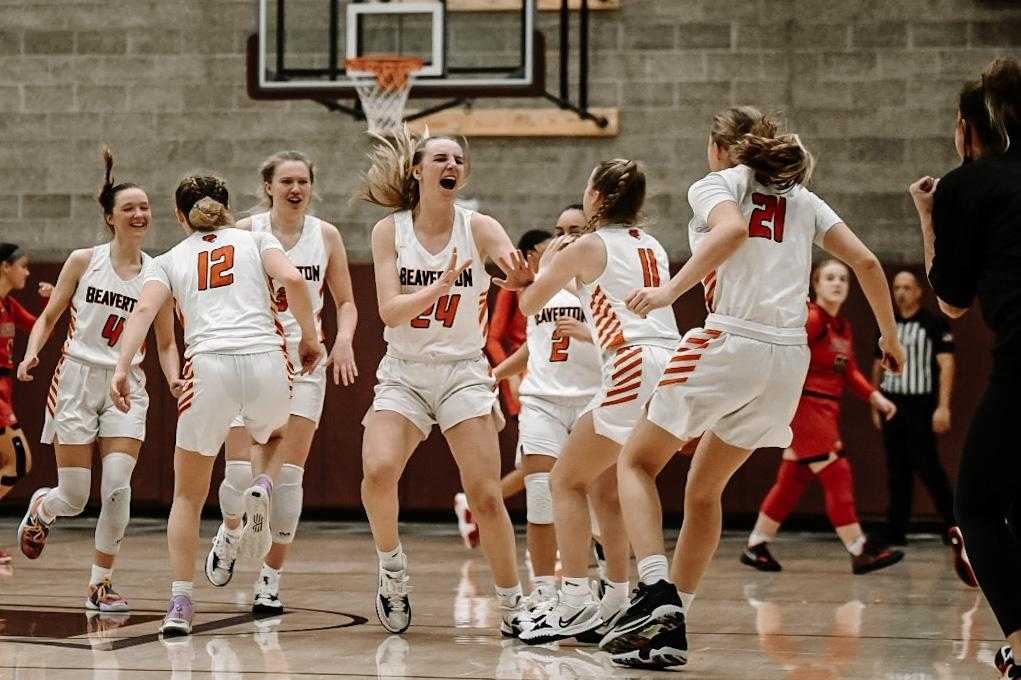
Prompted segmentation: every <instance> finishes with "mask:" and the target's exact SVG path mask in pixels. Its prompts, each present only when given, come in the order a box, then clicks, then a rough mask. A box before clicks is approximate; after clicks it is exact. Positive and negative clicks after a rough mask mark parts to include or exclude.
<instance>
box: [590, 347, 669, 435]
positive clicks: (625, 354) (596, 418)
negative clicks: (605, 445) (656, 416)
mask: <svg viewBox="0 0 1021 680" xmlns="http://www.w3.org/2000/svg"><path fill="white" fill-rule="evenodd" d="M672 355H673V351H672V350H670V349H667V348H666V347H661V346H658V345H627V346H625V347H621V348H620V349H618V350H617V352H616V354H613V355H610V356H609V358H607V359H606V360H605V361H604V363H603V384H602V387H601V388H600V390H599V393H598V394H596V396H595V397H594V398H593V399H592V401H591V402H589V404H588V406H587V407H585V409H584V413H588V412H589V411H591V412H592V423H593V425H594V426H595V430H596V434H599V435H602V436H603V437H606V438H607V439H611V440H613V441H615V442H616V443H618V444H620V445H621V446H623V445H624V442H625V441H627V438H628V435H630V434H631V429H632V428H633V427H634V426H635V423H637V422H638V419H639V418H640V417H641V415H642V411H643V409H644V408H645V404H646V402H647V401H648V400H649V397H650V396H652V392H653V390H655V389H656V385H657V384H658V383H659V379H660V376H662V375H663V369H665V368H666V364H667V361H669V360H670V357H671V356H672Z"/></svg>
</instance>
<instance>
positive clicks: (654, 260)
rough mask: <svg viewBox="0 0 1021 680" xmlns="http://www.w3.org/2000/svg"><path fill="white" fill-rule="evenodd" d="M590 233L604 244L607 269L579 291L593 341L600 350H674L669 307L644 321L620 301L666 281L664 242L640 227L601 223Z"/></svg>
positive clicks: (667, 265) (675, 334)
mask: <svg viewBox="0 0 1021 680" xmlns="http://www.w3.org/2000/svg"><path fill="white" fill-rule="evenodd" d="M594 233H595V235H596V236H598V237H599V238H601V239H602V240H603V243H604V245H605V246H606V268H605V269H604V270H603V273H602V274H600V275H599V277H598V278H596V280H595V281H592V282H591V283H586V284H582V285H580V286H579V287H578V293H579V296H580V297H581V300H582V303H583V304H584V305H585V308H586V311H587V314H586V315H585V316H586V317H587V320H588V323H589V326H590V327H591V328H592V337H593V338H594V339H595V341H596V344H597V345H598V346H599V347H600V348H601V349H602V350H603V352H604V353H606V352H612V351H615V350H617V349H618V348H619V347H623V346H625V345H636V344H640V345H659V346H661V347H667V348H669V349H675V348H676V346H677V342H678V341H679V340H680V339H681V336H680V333H678V331H677V320H676V319H675V318H674V310H673V309H671V308H670V307H663V308H661V309H656V310H653V311H652V312H649V314H648V315H646V317H645V318H644V319H643V318H642V317H640V316H638V315H637V314H635V313H634V312H632V311H631V310H629V309H628V308H627V305H626V304H625V303H624V300H625V299H626V298H627V296H628V295H629V294H630V293H631V292H632V291H634V290H637V289H638V288H646V287H649V286H659V285H662V284H665V283H666V282H667V281H668V280H669V279H670V263H669V261H668V260H667V256H666V251H665V250H663V246H662V245H660V243H659V241H657V240H656V239H655V238H654V237H652V236H650V235H649V234H647V233H646V232H645V231H644V230H642V229H639V228H638V227H627V226H615V227H600V228H599V229H597V230H596V231H595V232H594Z"/></svg>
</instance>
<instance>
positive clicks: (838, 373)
mask: <svg viewBox="0 0 1021 680" xmlns="http://www.w3.org/2000/svg"><path fill="white" fill-rule="evenodd" d="M849 278H850V274H849V272H848V269H847V267H845V266H844V265H843V264H842V263H841V262H838V261H837V260H826V261H824V262H822V263H821V264H819V265H818V266H817V267H816V268H815V270H814V271H813V272H812V289H813V291H814V292H815V298H816V301H815V302H809V303H808V324H807V326H808V328H807V330H808V345H809V348H810V349H811V351H812V359H811V363H810V364H809V367H808V377H807V378H806V379H805V387H804V390H803V391H802V394H801V401H800V402H799V403H798V410H797V412H796V413H795V414H794V420H793V422H791V429H792V430H793V431H794V441H793V442H791V446H790V448H788V449H785V450H784V452H783V460H782V461H781V462H780V470H779V472H778V473H777V477H776V483H775V484H774V485H773V488H772V489H770V491H769V494H768V495H767V496H766V500H765V501H763V503H762V508H761V510H760V511H759V518H758V520H757V521H756V523H755V529H754V530H753V531H752V533H751V536H749V538H748V547H747V549H745V551H744V552H743V553H742V554H741V562H742V563H744V564H747V565H749V566H751V567H754V568H756V569H758V570H760V571H780V569H781V567H780V563H779V562H777V561H776V560H775V559H774V558H773V556H772V555H771V554H770V552H769V548H768V543H769V541H771V540H773V538H775V537H776V533H777V531H778V530H779V529H780V525H781V524H782V523H783V521H784V520H785V519H787V516H788V515H790V513H791V511H793V510H794V507H795V506H796V505H797V503H798V499H799V498H801V494H803V493H804V492H805V489H807V488H808V485H809V484H810V483H811V482H812V480H813V479H815V478H818V479H819V482H820V483H821V484H822V486H823V491H824V492H825V495H826V514H827V516H828V517H829V519H830V522H832V523H833V527H834V528H835V529H836V531H837V535H838V536H839V537H840V540H841V541H842V542H843V544H844V547H845V548H847V551H848V552H849V553H850V554H851V570H852V571H853V572H854V573H855V574H865V573H867V572H870V571H875V570H877V569H882V568H883V567H888V566H890V565H892V564H896V563H897V562H899V561H900V560H901V559H902V558H903V557H904V553H902V552H900V551H897V550H888V549H886V548H885V547H884V546H881V545H878V544H876V543H873V542H871V541H869V540H867V539H866V537H865V534H864V533H863V532H862V529H861V525H860V524H859V523H858V514H857V511H856V510H855V501H854V479H853V477H852V475H851V463H850V461H848V459H847V458H845V457H844V455H843V450H842V449H843V445H842V443H841V441H840V430H839V425H840V400H841V397H842V396H843V393H844V389H845V388H848V389H850V390H851V391H852V392H854V394H855V395H856V396H858V397H859V398H860V399H862V401H867V402H868V403H870V404H871V405H872V406H873V407H874V408H875V409H876V410H877V411H879V412H880V413H881V414H883V416H884V417H885V418H886V419H887V420H889V419H890V418H892V417H893V415H894V413H896V410H897V409H896V407H895V406H894V405H893V403H892V402H891V401H890V400H889V399H887V398H886V397H884V396H883V395H882V394H881V393H880V392H879V391H878V390H877V389H876V388H875V387H873V386H872V384H871V383H870V382H869V381H868V379H867V378H866V377H865V376H864V375H862V373H861V371H860V370H858V361H857V360H856V359H855V356H854V338H853V335H852V331H851V324H850V322H849V321H848V320H847V319H846V318H844V317H842V316H840V307H841V306H842V305H843V304H844V301H845V300H846V299H847V293H848V289H849V283H850V282H849Z"/></svg>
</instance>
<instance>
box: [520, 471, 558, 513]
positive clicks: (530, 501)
mask: <svg viewBox="0 0 1021 680" xmlns="http://www.w3.org/2000/svg"><path fill="white" fill-rule="evenodd" d="M525 507H526V515H527V518H528V522H529V523H530V524H553V494H552V493H551V492H550V488H549V473H548V472H536V473H534V474H531V475H525Z"/></svg>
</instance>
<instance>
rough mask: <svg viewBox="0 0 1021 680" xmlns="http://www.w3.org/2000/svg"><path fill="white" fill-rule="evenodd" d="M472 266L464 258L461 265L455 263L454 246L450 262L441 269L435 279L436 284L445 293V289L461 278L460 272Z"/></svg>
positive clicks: (455, 253)
mask: <svg viewBox="0 0 1021 680" xmlns="http://www.w3.org/2000/svg"><path fill="white" fill-rule="evenodd" d="M470 266H472V261H471V260H465V261H464V262H463V263H462V264H461V266H458V265H457V248H454V250H453V252H451V253H450V262H449V263H448V264H447V268H446V269H445V270H443V274H442V275H440V278H438V279H437V280H436V284H437V285H438V286H439V287H440V290H441V291H443V294H444V295H445V294H446V293H447V291H449V290H450V289H451V287H453V285H454V283H455V282H456V281H457V280H458V279H459V278H461V274H462V273H464V270H465V269H467V268H468V267H470Z"/></svg>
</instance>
